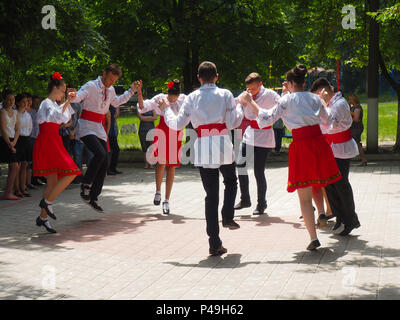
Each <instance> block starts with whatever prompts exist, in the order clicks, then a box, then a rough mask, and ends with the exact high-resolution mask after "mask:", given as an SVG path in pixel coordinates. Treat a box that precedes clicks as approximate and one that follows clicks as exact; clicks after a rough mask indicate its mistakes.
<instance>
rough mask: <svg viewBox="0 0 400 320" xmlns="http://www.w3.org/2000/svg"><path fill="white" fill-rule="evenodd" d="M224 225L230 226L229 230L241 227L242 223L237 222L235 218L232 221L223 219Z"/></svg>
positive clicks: (225, 226)
mask: <svg viewBox="0 0 400 320" xmlns="http://www.w3.org/2000/svg"><path fill="white" fill-rule="evenodd" d="M222 226H223V227H224V228H229V230H235V229H239V228H240V225H239V224H237V223H236V222H235V221H234V220H231V221H222Z"/></svg>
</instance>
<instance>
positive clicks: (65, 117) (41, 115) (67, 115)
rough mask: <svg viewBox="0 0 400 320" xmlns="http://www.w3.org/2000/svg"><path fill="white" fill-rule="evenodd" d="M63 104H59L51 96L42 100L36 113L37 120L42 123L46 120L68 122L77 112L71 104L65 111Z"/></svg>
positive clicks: (59, 122)
mask: <svg viewBox="0 0 400 320" xmlns="http://www.w3.org/2000/svg"><path fill="white" fill-rule="evenodd" d="M62 109H63V106H62V105H61V106H59V105H58V104H57V102H55V101H52V100H50V99H49V98H47V99H45V100H43V101H42V103H41V104H40V106H39V109H38V111H37V115H36V121H37V123H38V124H39V125H40V124H42V123H45V122H53V123H57V124H61V123H67V122H68V121H69V120H70V119H71V116H72V115H73V114H74V113H75V111H74V109H72V108H71V105H69V106H68V107H67V108H66V109H65V111H64V112H62Z"/></svg>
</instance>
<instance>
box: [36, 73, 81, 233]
mask: <svg viewBox="0 0 400 320" xmlns="http://www.w3.org/2000/svg"><path fill="white" fill-rule="evenodd" d="M65 90H66V85H65V82H64V80H62V78H61V75H60V74H59V73H58V72H56V73H54V74H53V75H52V76H51V78H50V81H49V84H48V92H49V96H48V98H47V99H45V100H44V101H43V102H42V103H41V104H40V107H39V110H38V113H37V121H38V123H39V135H38V137H37V139H36V142H35V146H34V148H33V175H34V176H39V177H43V176H45V177H47V184H46V189H45V190H44V192H43V199H42V200H41V201H40V203H39V207H40V208H41V209H42V210H41V213H40V216H39V217H37V219H36V225H37V226H39V227H40V226H44V227H45V228H46V230H47V231H48V232H50V233H56V231H55V230H54V229H53V228H52V227H51V225H50V223H49V221H48V219H47V218H48V216H50V217H51V218H53V219H56V216H55V215H54V212H53V209H52V204H53V201H54V200H55V199H56V198H57V196H58V195H59V194H60V193H61V192H63V191H64V189H65V188H66V187H67V186H68V185H69V184H70V183H71V182H72V180H74V179H75V177H76V176H78V175H80V174H81V171H80V170H79V168H78V166H77V165H76V164H75V163H74V161H73V160H72V159H71V157H70V155H69V154H68V152H67V151H66V150H65V147H64V145H63V143H62V139H61V136H60V135H59V129H60V124H61V123H66V122H68V121H69V120H70V118H71V115H72V114H73V113H74V110H73V109H72V108H71V106H70V102H71V98H73V97H75V95H76V92H70V93H69V94H68V99H67V101H66V102H65V103H64V104H62V105H61V106H59V105H58V104H57V103H56V101H58V100H61V98H62V97H63V96H64V95H65Z"/></svg>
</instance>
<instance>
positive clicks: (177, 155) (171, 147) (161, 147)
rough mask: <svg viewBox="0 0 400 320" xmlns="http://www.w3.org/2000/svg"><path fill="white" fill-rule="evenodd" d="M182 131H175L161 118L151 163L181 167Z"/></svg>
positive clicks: (156, 132) (155, 134) (156, 131)
mask: <svg viewBox="0 0 400 320" xmlns="http://www.w3.org/2000/svg"><path fill="white" fill-rule="evenodd" d="M182 138H183V132H182V130H178V131H176V130H173V129H170V128H169V127H168V125H167V124H166V123H165V121H164V117H162V116H161V117H160V123H159V124H158V125H157V127H156V129H155V132H154V138H153V145H152V146H153V151H152V153H151V155H150V159H149V162H151V163H157V162H158V163H159V164H165V165H166V166H167V167H179V166H180V160H181V147H182Z"/></svg>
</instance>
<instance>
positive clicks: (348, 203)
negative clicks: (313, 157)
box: [325, 158, 358, 226]
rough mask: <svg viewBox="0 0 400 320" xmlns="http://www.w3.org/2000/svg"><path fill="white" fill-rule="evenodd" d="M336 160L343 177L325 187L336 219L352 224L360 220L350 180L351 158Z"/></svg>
mask: <svg viewBox="0 0 400 320" xmlns="http://www.w3.org/2000/svg"><path fill="white" fill-rule="evenodd" d="M335 160H336V163H337V165H338V167H339V170H340V173H341V174H342V179H340V180H339V181H337V182H335V183H333V184H329V185H327V186H326V188H325V190H326V195H327V196H328V200H329V204H330V206H331V209H332V213H333V214H334V215H335V216H336V219H338V221H340V222H342V223H344V224H345V225H350V226H351V225H353V224H354V223H356V222H358V217H357V214H356V212H355V205H354V197H353V189H352V188H351V185H350V182H349V170H350V159H338V158H335Z"/></svg>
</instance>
